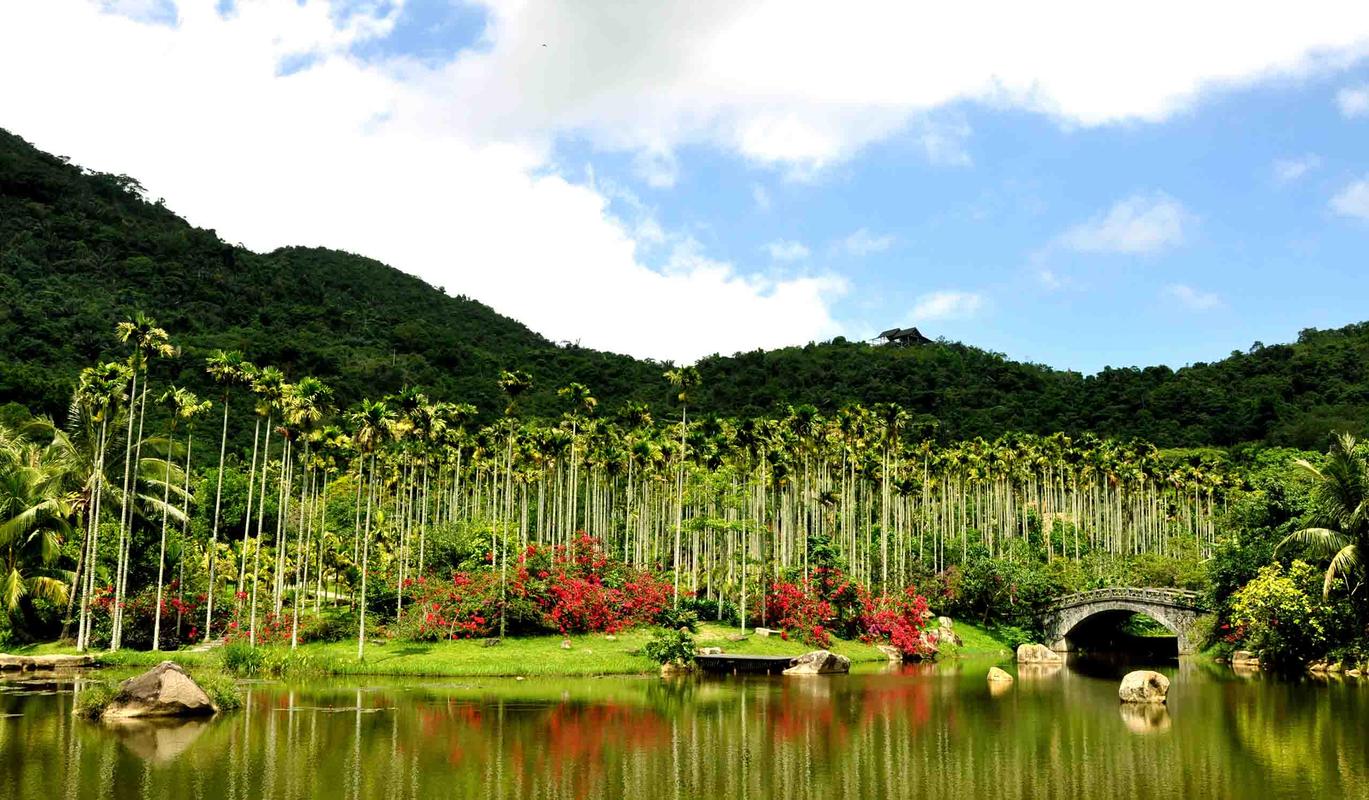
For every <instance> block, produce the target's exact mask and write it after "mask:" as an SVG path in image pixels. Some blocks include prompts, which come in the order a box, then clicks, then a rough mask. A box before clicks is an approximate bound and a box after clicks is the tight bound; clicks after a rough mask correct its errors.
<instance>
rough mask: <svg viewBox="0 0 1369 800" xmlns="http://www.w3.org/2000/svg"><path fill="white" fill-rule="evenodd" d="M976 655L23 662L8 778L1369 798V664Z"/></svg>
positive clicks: (291, 792)
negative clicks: (103, 677)
mask: <svg viewBox="0 0 1369 800" xmlns="http://www.w3.org/2000/svg"><path fill="white" fill-rule="evenodd" d="M988 666H989V664H988V663H987V662H984V663H980V662H973V661H971V662H952V663H948V664H941V665H927V666H906V667H902V668H897V669H889V670H880V671H868V672H856V673H853V674H851V675H849V676H838V677H821V678H781V677H775V678H766V677H758V678H747V679H729V680H722V679H702V678H688V679H682V680H670V681H663V680H661V679H658V678H654V677H652V678H647V677H641V678H629V677H613V678H576V679H528V680H524V681H515V680H510V679H478V680H476V679H472V680H460V679H431V680H421V679H412V678H409V679H404V680H390V679H382V678H376V679H364V678H363V679H347V680H336V679H318V680H311V681H308V682H307V683H298V684H292V683H265V682H263V683H251V684H247V685H246V705H245V707H244V709H243V710H241V711H238V712H234V713H230V714H226V715H222V716H221V717H219V718H218V719H215V720H212V721H208V722H188V723H182V724H179V725H174V724H173V725H150V724H139V725H125V726H120V727H106V726H103V725H100V724H96V723H90V722H86V721H82V720H78V719H75V718H73V717H72V715H71V709H72V703H73V701H74V693H75V692H76V691H79V690H80V683H81V679H77V680H75V681H73V680H72V679H63V680H57V681H48V682H46V683H32V682H29V683H16V682H6V683H0V798H7V799H8V798H13V799H14V800H30V799H33V800H55V798H220V797H225V798H243V799H244V800H246V799H247V798H253V799H255V798H327V799H328V800H343V799H344V798H437V797H460V798H634V799H639V798H648V799H649V800H667V799H669V800H675V799H676V798H691V799H692V798H757V799H758V800H759V799H760V798H829V799H834V798H885V797H909V798H924V797H925V798H965V799H966V800H969V799H970V798H975V799H976V800H977V799H979V798H1023V799H1024V800H1025V799H1026V798H1033V799H1039V798H1057V797H1058V798H1169V799H1172V798H1185V797H1188V798H1218V797H1231V798H1260V797H1271V798H1278V800H1288V799H1289V798H1302V797H1308V798H1311V797H1316V798H1341V797H1345V798H1365V797H1369V738H1366V736H1365V734H1366V731H1369V682H1365V683H1357V682H1355V681H1352V680H1347V681H1345V682H1343V683H1342V682H1339V681H1333V682H1332V683H1330V684H1319V683H1314V682H1311V681H1310V680H1309V681H1303V682H1281V681H1277V680H1274V679H1272V678H1269V677H1265V676H1260V675H1253V676H1238V675H1236V674H1234V673H1233V672H1232V671H1231V670H1229V669H1226V668H1223V667H1217V666H1214V665H1207V664H1200V663H1197V662H1190V661H1188V660H1185V661H1184V662H1183V663H1182V664H1174V663H1170V664H1169V665H1168V666H1162V667H1159V669H1160V671H1163V672H1165V673H1167V674H1168V675H1169V676H1170V678H1171V680H1172V682H1173V684H1172V688H1171V690H1170V699H1169V707H1168V708H1159V707H1150V708H1133V707H1123V706H1121V705H1120V704H1119V703H1118V701H1117V682H1118V679H1119V678H1120V676H1121V675H1122V674H1123V673H1124V672H1125V671H1126V670H1127V669H1129V667H1123V666H1119V665H1114V664H1108V663H1098V662H1074V663H1071V665H1070V666H1068V667H1065V668H1060V667H1056V668H1053V669H1051V668H1046V669H1042V668H1037V669H1035V670H1030V669H1028V667H1026V666H1025V665H1024V666H1022V667H1020V668H1015V669H1014V668H1012V667H1011V666H1010V667H1009V669H1010V671H1013V672H1014V673H1015V674H1017V681H1016V682H1015V683H1013V684H1011V685H1009V686H1004V687H999V686H993V687H991V686H990V685H989V684H988V683H987V682H986V681H985V677H984V676H985V672H986V670H987V669H988Z"/></svg>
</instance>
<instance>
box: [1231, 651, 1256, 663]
mask: <svg viewBox="0 0 1369 800" xmlns="http://www.w3.org/2000/svg"><path fill="white" fill-rule="evenodd" d="M1259 665H1260V658H1259V656H1257V655H1255V654H1254V653H1252V652H1250V651H1249V650H1237V651H1236V652H1234V653H1232V654H1231V666H1233V667H1258V666H1259Z"/></svg>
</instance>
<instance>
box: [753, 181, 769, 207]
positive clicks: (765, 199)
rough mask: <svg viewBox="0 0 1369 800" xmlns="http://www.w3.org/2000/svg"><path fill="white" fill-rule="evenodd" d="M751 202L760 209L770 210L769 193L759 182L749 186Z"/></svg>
mask: <svg viewBox="0 0 1369 800" xmlns="http://www.w3.org/2000/svg"><path fill="white" fill-rule="evenodd" d="M751 202H753V203H755V204H756V208H758V209H759V210H761V211H769V210H770V193H769V192H767V191H766V190H765V187H764V186H761V185H760V184H759V183H757V184H753V185H752V186H751Z"/></svg>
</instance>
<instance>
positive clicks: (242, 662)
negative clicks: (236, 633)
mask: <svg viewBox="0 0 1369 800" xmlns="http://www.w3.org/2000/svg"><path fill="white" fill-rule="evenodd" d="M221 652H222V653H223V656H222V657H223V668H224V669H226V670H228V671H229V672H232V673H233V674H235V675H256V674H257V673H259V672H261V671H262V668H263V667H265V666H266V654H265V653H263V652H262V651H261V650H259V649H257V648H255V647H253V646H252V645H250V644H248V643H247V642H245V641H231V642H228V643H227V644H225V645H224V646H223V650H222V651H221Z"/></svg>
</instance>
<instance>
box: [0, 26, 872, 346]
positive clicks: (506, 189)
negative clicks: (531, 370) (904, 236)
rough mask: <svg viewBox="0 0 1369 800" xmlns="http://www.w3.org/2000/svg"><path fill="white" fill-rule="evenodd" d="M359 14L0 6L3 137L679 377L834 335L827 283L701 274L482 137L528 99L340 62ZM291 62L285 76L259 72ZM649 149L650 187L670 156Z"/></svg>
mask: <svg viewBox="0 0 1369 800" xmlns="http://www.w3.org/2000/svg"><path fill="white" fill-rule="evenodd" d="M378 7H380V6H378ZM357 8H358V7H355V6H353V7H352V13H351V14H350V15H346V16H345V19H343V17H342V16H340V15H338V14H335V13H334V12H335V11H336V9H335V8H334V7H333V6H331V5H330V4H328V3H325V2H319V1H318V0H311V2H305V3H296V2H239V3H238V4H237V6H236V9H235V10H234V12H233V13H232V14H231V15H229V16H228V17H227V18H225V17H222V16H220V15H219V14H218V13H216V11H215V10H214V3H213V2H212V1H211V0H202V1H201V0H196V1H195V2H184V3H182V4H181V5H180V6H179V7H178V9H177V11H178V18H177V21H176V23H175V24H174V25H169V24H164V23H157V24H149V23H146V22H145V21H143V20H141V19H133V18H130V17H128V16H126V15H123V14H115V13H107V12H105V11H104V10H103V9H102V7H101V6H99V5H95V4H89V3H84V2H75V0H50V1H46V2H43V3H26V4H14V3H0V74H4V75H20V74H22V75H25V76H26V77H25V79H24V80H22V81H19V80H4V81H0V109H4V112H3V117H4V118H3V121H0V124H3V125H4V126H5V127H6V128H8V129H10V130H12V131H14V132H16V133H18V134H20V135H22V136H24V137H25V138H27V139H29V140H30V141H32V142H33V143H35V144H36V145H38V146H40V147H42V148H44V149H46V150H49V151H53V152H56V153H60V154H64V155H68V156H70V157H72V158H73V159H74V160H75V161H76V162H77V163H81V164H83V165H86V166H89V167H91V168H94V169H99V170H105V171H111V172H116V173H127V174H130V175H134V176H136V177H138V178H139V179H140V180H141V181H142V182H143V183H144V185H146V186H147V188H148V192H149V194H150V195H151V196H153V197H165V198H166V199H167V201H168V204H169V205H170V206H171V207H172V208H174V209H175V210H177V211H178V212H180V213H182V214H184V215H185V216H186V217H187V218H188V219H189V220H191V221H192V222H193V223H195V224H199V225H205V226H211V227H214V228H216V229H217V230H218V231H219V232H220V233H221V234H222V235H223V236H224V237H225V238H227V239H228V240H229V241H241V242H243V243H245V244H247V245H248V246H250V247H253V248H255V249H259V250H270V249H273V248H275V247H279V246H282V245H288V244H304V245H324V246H328V247H335V248H340V249H345V250H348V251H351V252H357V253H363V254H366V255H368V256H372V257H374V258H378V259H381V260H383V261H385V262H387V263H389V264H392V265H394V266H396V267H398V268H400V269H403V270H405V271H406V272H410V273H412V274H415V275H418V276H420V277H422V278H423V279H425V280H427V281H428V282H430V283H432V284H434V285H437V286H443V287H446V288H447V289H448V290H449V291H451V292H452V293H460V294H465V295H469V296H472V297H475V298H477V299H479V300H481V301H483V302H486V303H488V304H490V305H491V306H493V307H494V308H496V309H497V310H499V311H500V312H502V313H505V314H509V315H511V316H513V317H515V318H517V319H519V320H521V321H523V322H525V323H527V324H529V325H530V326H531V327H533V328H534V329H536V330H538V331H540V332H542V333H544V334H546V335H547V336H548V337H550V338H552V339H554V340H572V341H579V342H581V343H582V344H584V345H586V346H590V347H598V348H605V349H613V350H618V351H621V352H628V353H632V354H634V355H639V356H652V357H657V358H669V359H675V360H680V361H688V360H693V359H695V358H697V357H699V356H701V355H705V354H707V353H711V352H714V351H719V352H733V351H735V350H738V349H751V348H758V347H760V348H767V347H778V346H783V345H787V344H794V343H802V342H806V341H809V340H811V339H823V338H828V337H830V336H833V335H836V334H837V333H840V331H841V326H840V324H839V323H838V322H837V321H836V320H835V319H834V317H833V315H832V312H831V307H832V303H833V302H834V301H835V299H837V298H838V297H840V295H841V294H842V293H843V292H844V291H845V290H846V285H845V283H844V281H842V280H841V279H839V278H836V277H833V276H830V275H823V274H817V275H807V276H802V277H792V276H791V277H785V276H778V277H770V276H765V275H762V274H760V273H759V272H757V271H756V270H754V269H750V270H749V269H746V268H744V266H742V265H734V264H729V263H725V262H721V261H717V260H714V259H711V258H709V257H708V255H707V254H706V253H705V252H704V251H703V250H702V248H701V247H699V246H698V244H697V243H695V242H693V241H692V240H689V239H688V238H687V237H683V236H681V235H680V234H678V233H675V232H671V231H668V230H664V229H663V228H662V227H661V226H660V225H659V223H657V222H656V221H655V219H654V217H653V216H652V215H651V214H650V213H649V211H644V210H643V209H641V208H640V207H639V206H637V205H633V204H632V203H630V202H625V201H624V197H625V195H623V194H622V193H621V192H614V191H612V190H611V189H610V188H609V187H607V186H605V185H604V182H603V181H602V180H601V181H597V182H596V181H595V180H594V179H593V178H592V177H587V179H586V180H584V181H576V180H572V179H571V178H568V177H567V176H566V175H565V174H563V172H562V169H561V167H560V166H559V165H558V164H556V163H555V162H554V161H552V160H551V153H552V152H553V150H552V146H551V145H552V143H553V140H552V139H551V138H550V137H548V136H544V135H540V134H538V133H537V132H536V131H535V130H525V131H522V132H520V130H518V129H515V128H507V129H501V130H492V129H491V130H480V129H479V125H480V124H481V123H480V122H479V120H485V119H491V118H496V117H499V116H500V114H501V113H502V112H508V113H511V114H514V115H515V116H516V115H517V114H516V113H515V112H518V111H519V109H514V108H510V107H509V104H510V103H513V104H514V105H517V106H519V107H520V108H522V106H523V105H524V104H525V103H526V102H531V101H530V100H529V98H527V97H519V98H507V99H505V100H502V101H501V100H499V99H498V98H496V97H494V96H492V95H488V94H485V93H483V92H481V93H478V96H479V98H480V99H481V104H478V105H476V106H466V105H465V102H466V101H467V100H469V99H471V97H472V96H471V95H470V93H469V92H468V91H465V90H462V89H459V88H455V87H454V86H453V84H452V83H451V80H450V79H451V78H452V75H453V74H454V73H453V71H454V72H456V73H459V72H461V71H462V70H465V69H467V68H468V67H467V66H465V61H464V60H463V61H462V63H461V64H459V65H456V66H452V65H448V66H447V67H445V68H443V69H442V70H438V71H433V70H430V69H429V68H427V67H425V66H422V65H417V64H412V63H399V62H394V63H386V64H384V65H376V64H369V63H366V62H363V61H360V60H358V59H357V58H355V57H353V56H352V55H350V51H351V48H352V47H353V46H354V45H355V44H356V43H358V42H362V41H366V40H368V39H371V38H374V37H376V36H378V35H381V34H383V33H384V32H385V31H387V30H388V29H389V27H390V26H391V25H392V24H393V18H394V17H393V13H391V14H390V15H389V16H386V15H384V14H372V13H371V12H370V11H367V10H366V9H367V8H369V7H361V8H360V10H357ZM339 19H343V21H341V22H339ZM339 26H341V27H339ZM491 35H493V36H494V37H496V41H499V40H500V39H499V37H501V36H503V35H505V34H502V33H500V32H499V30H497V29H496V30H492V32H491ZM550 49H551V48H547V50H550ZM537 50H538V51H540V52H538V53H533V54H531V56H530V57H532V58H545V57H547V50H543V49H542V48H541V47H538V48H537ZM301 53H308V54H312V57H311V58H310V59H308V62H307V64H306V65H305V66H304V67H303V68H301V69H299V70H297V71H294V72H292V73H291V74H289V75H284V76H282V75H279V74H278V69H277V67H278V65H279V64H280V62H281V60H282V59H285V58H287V57H290V56H295V55H298V54H301ZM628 71H629V72H630V71H631V70H628ZM465 86H466V89H467V90H468V89H470V88H471V87H472V86H474V84H473V83H467V84H465ZM463 92H464V94H463ZM54 97H61V98H63V101H62V102H61V103H54V102H53V98H54ZM463 97H464V98H465V99H462V98H463ZM473 108H475V109H479V112H478V113H476V112H475V111H473V110H472V109H473ZM524 110H525V109H524ZM520 113H521V112H520ZM92 120H99V124H98V125H94V124H91V121H92ZM659 145H660V146H659V147H657V148H656V149H655V150H654V151H651V152H654V153H656V154H657V157H656V158H655V159H654V160H653V161H649V162H648V163H647V166H651V167H660V169H657V170H655V173H656V182H657V183H658V184H659V183H663V182H666V180H667V179H666V176H668V174H669V172H670V169H669V166H670V163H671V159H670V158H669V156H668V154H669V153H671V152H673V151H672V150H671V149H670V148H669V146H668V143H664V142H663V143H659ZM647 149H648V150H649V148H647ZM648 174H651V171H648ZM754 266H757V267H759V266H762V265H754ZM530 287H532V288H530ZM699 314H706V316H707V320H708V323H707V324H699V320H700V319H701V318H700V317H699Z"/></svg>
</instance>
